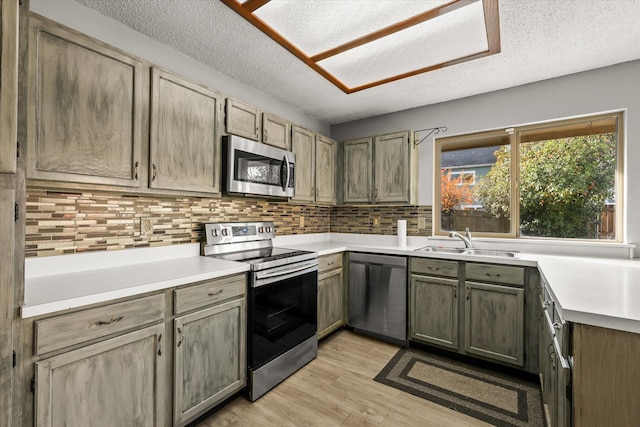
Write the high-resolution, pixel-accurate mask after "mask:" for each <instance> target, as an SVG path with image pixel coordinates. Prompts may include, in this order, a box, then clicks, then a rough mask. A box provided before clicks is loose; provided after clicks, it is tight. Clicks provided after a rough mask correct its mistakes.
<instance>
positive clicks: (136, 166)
mask: <svg viewBox="0 0 640 427" xmlns="http://www.w3.org/2000/svg"><path fill="white" fill-rule="evenodd" d="M138 163H139V162H137V161H136V163H135V165H134V166H133V167H134V171H133V178H134V179H135V180H136V181H137V180H138Z"/></svg>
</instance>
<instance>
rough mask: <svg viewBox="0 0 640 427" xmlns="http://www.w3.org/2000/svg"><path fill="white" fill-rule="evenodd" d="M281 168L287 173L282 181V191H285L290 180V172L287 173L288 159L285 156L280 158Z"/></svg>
mask: <svg viewBox="0 0 640 427" xmlns="http://www.w3.org/2000/svg"><path fill="white" fill-rule="evenodd" d="M282 166H283V167H285V168H286V171H287V178H286V179H285V180H284V182H282V191H287V187H288V186H289V179H290V178H291V177H290V176H289V175H290V173H291V172H290V171H289V159H288V158H287V156H286V155H285V156H284V157H283V158H282ZM281 176H282V175H281Z"/></svg>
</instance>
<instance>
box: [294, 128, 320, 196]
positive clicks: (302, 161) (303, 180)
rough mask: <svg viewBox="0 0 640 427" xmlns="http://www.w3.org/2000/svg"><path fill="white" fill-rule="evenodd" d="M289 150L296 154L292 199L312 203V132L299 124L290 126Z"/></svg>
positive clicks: (313, 147) (313, 152) (313, 138)
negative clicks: (293, 195)
mask: <svg viewBox="0 0 640 427" xmlns="http://www.w3.org/2000/svg"><path fill="white" fill-rule="evenodd" d="M291 151H293V152H294V153H295V155H296V165H295V192H296V194H295V197H293V199H292V200H294V201H296V202H308V203H309V202H310V203H313V202H315V200H316V186H315V181H316V150H315V137H314V134H313V132H311V131H310V130H307V129H304V128H301V127H299V126H295V125H294V126H292V128H291Z"/></svg>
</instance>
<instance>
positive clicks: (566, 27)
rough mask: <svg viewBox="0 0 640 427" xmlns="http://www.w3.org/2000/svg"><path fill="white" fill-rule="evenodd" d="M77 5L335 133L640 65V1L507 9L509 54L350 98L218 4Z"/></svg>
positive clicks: (504, 31)
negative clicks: (398, 114) (342, 127)
mask: <svg viewBox="0 0 640 427" xmlns="http://www.w3.org/2000/svg"><path fill="white" fill-rule="evenodd" d="M76 1H77V2H78V3H80V4H83V5H85V6H87V7H89V8H91V9H94V10H96V11H97V12H99V13H101V14H103V15H106V16H109V17H111V18H112V19H114V20H116V21H119V22H121V23H122V24H124V25H126V26H128V27H130V28H132V29H134V30H136V31H138V32H140V33H143V34H145V35H147V36H149V37H151V38H152V39H155V40H157V41H159V42H160V43H163V44H166V45H168V46H171V47H173V48H175V49H177V50H179V51H181V52H183V53H185V54H187V55H189V56H191V57H193V58H195V59H196V60H198V61H200V62H202V63H205V64H207V65H209V66H210V67H211V68H214V69H216V70H218V71H220V72H222V73H224V74H226V75H228V76H230V77H232V78H234V79H236V80H238V81H240V82H242V83H245V84H247V85H249V86H252V87H254V88H256V89H258V90H260V91H262V92H264V93H267V94H270V95H272V96H273V97H275V98H276V99H279V100H281V101H283V102H285V103H287V104H289V105H291V106H293V107H295V108H297V109H299V110H301V111H303V112H305V113H306V114H308V115H310V116H312V117H314V118H316V119H319V120H322V121H324V122H326V123H328V124H337V123H343V122H348V121H351V120H356V119H360V118H365V117H371V116H376V115H379V114H384V113H390V112H394V111H400V110H404V109H407V108H412V107H417V106H422V105H428V104H434V103H438V102H444V101H448V100H452V99H457V98H462V97H466V96H471V95H476V94H480V93H485V92H490V91H494V90H498V89H504V88H508V87H513V86H518V85H522V84H526V83H530V82H534V81H539V80H544V79H549V78H552V77H557V76H562V75H566V74H571V73H576V72H580V71H585V70H589V69H593V68H599V67H604V66H608V65H613V64H617V63H621V62H626V61H630V60H634V59H640V25H639V24H638V23H639V22H640V0H500V1H499V9H500V36H501V45H502V51H501V53H499V54H497V55H493V56H488V57H485V58H481V59H478V60H474V61H471V62H466V63H462V64H458V65H454V66H451V67H447V68H444V69H439V70H436V71H431V72H429V73H426V74H421V75H417V76H414V77H411V78H407V79H404V80H399V81H396V82H393V83H389V84H386V85H382V86H377V87H374V88H371V89H367V90H364V91H361V92H356V93H352V94H348V95H347V94H345V93H344V92H342V91H341V90H340V89H338V88H336V87H335V86H333V85H332V84H331V83H329V82H328V81H327V80H325V79H324V78H323V77H321V76H320V75H318V74H317V73H316V72H315V71H313V70H311V69H310V68H308V67H307V66H306V65H304V64H303V63H302V62H301V61H300V60H298V59H297V58H296V57H294V56H293V55H292V54H290V53H289V52H288V51H286V50H285V49H284V48H282V47H281V46H280V45H278V44H277V43H276V42H274V41H273V40H271V39H270V38H269V37H268V36H266V35H265V34H263V33H262V32H260V31H259V30H258V29H256V28H255V27H253V26H252V25H251V24H249V23H248V22H247V21H245V20H244V19H243V18H241V17H240V16H238V15H237V14H236V13H235V12H233V11H231V9H229V8H228V7H227V6H225V5H224V4H222V3H221V2H219V1H218V0H117V1H104V0H76ZM291 1H303V0H291ZM327 1H338V0H327ZM371 1H375V0H371ZM416 1H420V0H416ZM244 101H246V102H251V100H250V99H247V100H244Z"/></svg>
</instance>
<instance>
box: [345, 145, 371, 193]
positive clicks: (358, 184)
mask: <svg viewBox="0 0 640 427" xmlns="http://www.w3.org/2000/svg"><path fill="white" fill-rule="evenodd" d="M342 149H343V156H344V170H343V180H344V181H343V184H342V185H343V200H342V201H343V202H344V203H368V202H370V201H371V181H372V179H373V172H372V165H373V140H372V139H371V138H359V139H352V140H349V141H345V142H344V143H343V148H342Z"/></svg>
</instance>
